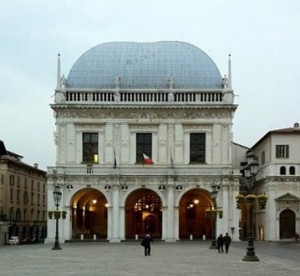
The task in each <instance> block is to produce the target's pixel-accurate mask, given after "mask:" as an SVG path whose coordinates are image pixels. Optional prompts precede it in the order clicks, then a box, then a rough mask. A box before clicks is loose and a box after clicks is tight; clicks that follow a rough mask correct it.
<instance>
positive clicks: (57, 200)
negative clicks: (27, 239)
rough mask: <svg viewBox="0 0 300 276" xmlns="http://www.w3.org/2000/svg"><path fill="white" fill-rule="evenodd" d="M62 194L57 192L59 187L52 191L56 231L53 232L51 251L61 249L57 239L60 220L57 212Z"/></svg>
mask: <svg viewBox="0 0 300 276" xmlns="http://www.w3.org/2000/svg"><path fill="white" fill-rule="evenodd" d="M61 196H62V193H61V191H60V190H59V186H56V187H55V189H54V191H53V199H54V204H55V206H56V211H55V212H54V218H55V220H56V230H55V243H54V246H53V247H52V250H61V247H60V246H59V238H58V220H59V218H60V213H61V212H59V211H58V207H59V203H60V200H61Z"/></svg>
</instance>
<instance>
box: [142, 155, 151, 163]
mask: <svg viewBox="0 0 300 276" xmlns="http://www.w3.org/2000/svg"><path fill="white" fill-rule="evenodd" d="M143 157H144V164H146V165H153V160H152V159H151V158H150V157H149V156H147V155H146V154H145V153H143Z"/></svg>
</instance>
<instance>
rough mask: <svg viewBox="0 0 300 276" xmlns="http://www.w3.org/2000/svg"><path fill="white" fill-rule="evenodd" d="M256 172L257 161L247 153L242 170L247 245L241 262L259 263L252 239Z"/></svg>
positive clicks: (250, 152)
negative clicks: (246, 221)
mask: <svg viewBox="0 0 300 276" xmlns="http://www.w3.org/2000/svg"><path fill="white" fill-rule="evenodd" d="M257 171H258V161H257V159H256V156H255V155H254V153H253V151H251V150H250V151H249V152H248V153H247V165H246V167H245V168H244V173H245V178H246V180H247V181H246V182H247V190H248V193H247V195H246V197H245V199H246V202H247V206H248V231H247V232H248V245H247V252H246V256H244V258H243V261H247V262H259V259H258V257H257V256H256V255H255V248H254V237H253V207H254V204H255V202H256V198H257V197H256V196H255V195H254V194H253V188H254V179H255V176H256V175H257Z"/></svg>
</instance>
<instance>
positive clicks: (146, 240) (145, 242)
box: [141, 234, 153, 256]
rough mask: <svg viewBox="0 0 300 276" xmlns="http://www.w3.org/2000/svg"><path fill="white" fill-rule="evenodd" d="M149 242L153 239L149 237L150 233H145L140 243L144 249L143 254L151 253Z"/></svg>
mask: <svg viewBox="0 0 300 276" xmlns="http://www.w3.org/2000/svg"><path fill="white" fill-rule="evenodd" d="M151 242H153V239H152V238H151V236H150V234H147V235H146V237H145V238H144V239H143V241H142V243H141V245H142V246H144V249H145V256H150V255H151V245H150V244H151Z"/></svg>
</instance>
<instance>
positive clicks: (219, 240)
mask: <svg viewBox="0 0 300 276" xmlns="http://www.w3.org/2000/svg"><path fill="white" fill-rule="evenodd" d="M223 245H224V238H223V235H222V234H220V235H219V237H218V238H217V248H218V252H219V253H221V252H222V253H224V250H223Z"/></svg>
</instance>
